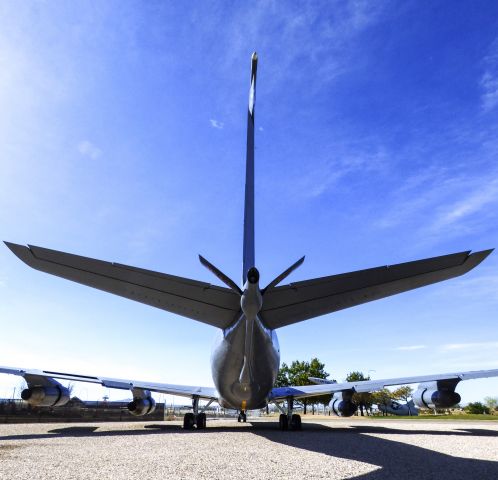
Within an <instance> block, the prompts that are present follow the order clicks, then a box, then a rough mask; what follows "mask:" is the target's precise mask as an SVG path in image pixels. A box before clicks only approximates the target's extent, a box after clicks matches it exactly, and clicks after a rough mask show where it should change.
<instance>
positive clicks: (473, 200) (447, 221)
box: [429, 177, 498, 233]
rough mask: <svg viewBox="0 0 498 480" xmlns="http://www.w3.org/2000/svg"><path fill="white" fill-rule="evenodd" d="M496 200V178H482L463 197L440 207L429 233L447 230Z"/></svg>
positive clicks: (497, 194) (497, 193)
mask: <svg viewBox="0 0 498 480" xmlns="http://www.w3.org/2000/svg"><path fill="white" fill-rule="evenodd" d="M496 202H498V179H492V180H489V179H488V178H487V177H486V178H483V179H482V180H481V181H480V182H479V183H478V185H476V186H475V188H473V189H472V190H471V191H470V192H468V193H467V194H466V195H465V196H464V197H463V199H461V200H458V201H456V202H454V203H452V204H450V205H449V206H448V207H446V208H444V209H442V210H441V211H440V213H439V215H438V216H437V217H436V219H435V220H434V222H433V223H432V224H431V225H430V227H429V230H430V231H431V233H438V232H439V231H441V230H444V231H445V232H447V227H449V226H452V225H453V226H454V225H455V224H456V223H458V222H462V221H464V220H465V219H466V218H467V217H469V216H471V215H472V214H475V213H478V212H480V211H481V210H483V208H484V207H486V206H488V205H489V204H492V203H496Z"/></svg>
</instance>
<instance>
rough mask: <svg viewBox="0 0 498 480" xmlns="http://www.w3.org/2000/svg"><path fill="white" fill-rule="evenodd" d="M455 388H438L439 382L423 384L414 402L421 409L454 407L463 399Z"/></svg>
mask: <svg viewBox="0 0 498 480" xmlns="http://www.w3.org/2000/svg"><path fill="white" fill-rule="evenodd" d="M453 388H454V387H453ZM453 388H441V386H439V387H438V384H437V382H433V383H426V384H424V383H421V384H420V385H419V386H418V389H417V390H416V391H415V393H414V394H413V402H414V403H415V405H417V407H420V408H450V407H453V406H455V405H456V404H457V403H459V402H460V400H461V399H462V397H460V395H459V394H458V393H456V392H455V391H454V389H453Z"/></svg>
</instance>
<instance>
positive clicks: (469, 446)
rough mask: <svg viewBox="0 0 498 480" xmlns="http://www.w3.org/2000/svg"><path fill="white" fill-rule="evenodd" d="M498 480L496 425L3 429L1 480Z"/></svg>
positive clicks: (425, 423) (159, 425)
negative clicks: (294, 429) (298, 429)
mask: <svg viewBox="0 0 498 480" xmlns="http://www.w3.org/2000/svg"><path fill="white" fill-rule="evenodd" d="M151 477H153V478H185V479H187V478H188V479H218V478H227V479H228V478H229V479H244V480H248V479H270V478H272V479H300V480H304V479H316V478H326V479H339V478H359V479H362V480H373V479H403V480H404V479H407V480H409V479H417V480H421V479H438V480H441V479H451V480H458V479H479V480H483V479H493V480H496V479H498V425H497V424H496V423H495V422H469V421H460V422H456V421H455V422H449V421H441V422H437V421H420V420H418V421H407V420H404V421H393V420H390V421H381V420H375V421H368V420H361V419H359V420H357V419H338V420H332V421H328V422H313V421H310V420H306V421H305V423H304V424H303V431H301V432H280V431H278V430H277V429H276V424H275V423H273V422H267V421H259V420H258V421H254V422H252V423H249V422H248V423H247V424H245V425H244V424H238V423H237V422H235V421H218V420H213V421H209V422H208V428H207V429H206V430H204V431H199V432H196V431H183V430H182V429H181V428H180V424H179V423H176V422H175V423H174V422H165V423H154V422H146V423H104V424H102V423H97V424H90V423H87V424H29V425H0V479H2V480H3V479H9V480H10V479H28V478H29V479H33V478H37V479H45V478H46V479H62V478H63V479H95V478H105V479H108V478H109V479H112V480H119V479H132V478H137V479H145V478H151Z"/></svg>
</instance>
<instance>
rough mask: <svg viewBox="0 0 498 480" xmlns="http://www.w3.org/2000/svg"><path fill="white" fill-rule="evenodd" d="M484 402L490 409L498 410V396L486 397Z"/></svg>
mask: <svg viewBox="0 0 498 480" xmlns="http://www.w3.org/2000/svg"><path fill="white" fill-rule="evenodd" d="M484 403H485V404H486V406H487V407H488V408H489V409H490V410H498V398H497V397H486V398H485V399H484Z"/></svg>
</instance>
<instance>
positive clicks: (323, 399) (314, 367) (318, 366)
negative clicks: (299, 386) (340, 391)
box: [308, 357, 332, 414]
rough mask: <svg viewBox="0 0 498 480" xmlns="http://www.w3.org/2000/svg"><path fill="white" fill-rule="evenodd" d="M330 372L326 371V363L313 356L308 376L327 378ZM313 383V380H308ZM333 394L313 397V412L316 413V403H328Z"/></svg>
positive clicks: (311, 400) (311, 399)
mask: <svg viewBox="0 0 498 480" xmlns="http://www.w3.org/2000/svg"><path fill="white" fill-rule="evenodd" d="M328 376H329V374H328V373H327V372H326V371H325V364H324V363H322V362H320V360H318V358H316V357H315V358H312V359H311V361H310V364H309V375H308V377H315V378H327V377H328ZM308 383H311V382H308ZM331 399H332V395H320V396H319V397H311V398H310V400H309V401H310V403H311V406H312V409H313V414H315V405H318V404H322V405H323V406H325V405H328V404H329V403H330V400H331Z"/></svg>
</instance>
